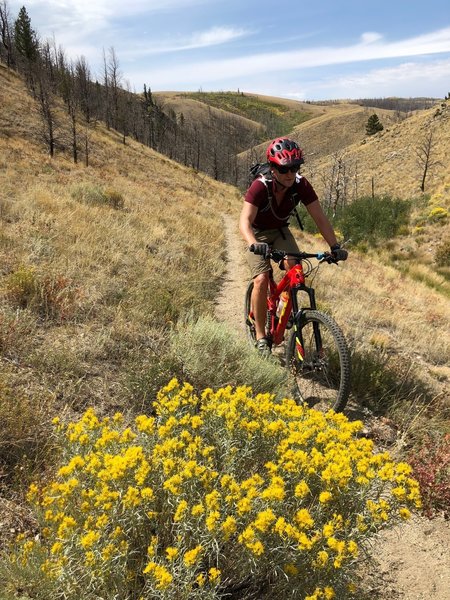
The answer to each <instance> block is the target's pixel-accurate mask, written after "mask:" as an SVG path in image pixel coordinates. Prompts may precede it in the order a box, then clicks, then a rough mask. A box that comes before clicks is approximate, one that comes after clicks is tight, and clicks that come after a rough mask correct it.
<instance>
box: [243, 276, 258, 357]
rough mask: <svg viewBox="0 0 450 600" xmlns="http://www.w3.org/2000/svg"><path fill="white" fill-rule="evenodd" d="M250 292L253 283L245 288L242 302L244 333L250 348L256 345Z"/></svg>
mask: <svg viewBox="0 0 450 600" xmlns="http://www.w3.org/2000/svg"><path fill="white" fill-rule="evenodd" d="M252 292H253V281H250V283H249V284H248V286H247V291H246V292H245V302H244V323H245V331H246V333H247V339H248V341H249V342H250V344H251V345H252V346H254V345H255V344H256V330H255V324H254V321H253V318H252V315H251V311H252V304H251V300H252Z"/></svg>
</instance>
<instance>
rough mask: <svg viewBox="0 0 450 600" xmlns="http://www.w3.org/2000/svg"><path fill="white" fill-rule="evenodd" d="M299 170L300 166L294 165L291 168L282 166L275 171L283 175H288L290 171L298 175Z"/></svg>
mask: <svg viewBox="0 0 450 600" xmlns="http://www.w3.org/2000/svg"><path fill="white" fill-rule="evenodd" d="M299 168H300V165H292V166H291V167H285V166H282V165H276V166H275V169H276V170H277V171H278V173H281V175H286V173H289V171H290V172H291V173H297V171H298V170H299Z"/></svg>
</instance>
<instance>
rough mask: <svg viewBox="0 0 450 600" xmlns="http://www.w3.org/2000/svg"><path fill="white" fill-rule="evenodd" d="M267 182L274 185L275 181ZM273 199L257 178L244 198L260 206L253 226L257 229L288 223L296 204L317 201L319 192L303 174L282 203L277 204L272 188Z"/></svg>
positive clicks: (281, 225) (283, 225)
mask: <svg viewBox="0 0 450 600" xmlns="http://www.w3.org/2000/svg"><path fill="white" fill-rule="evenodd" d="M267 184H268V185H269V186H270V185H272V186H273V181H268V182H267ZM270 196H271V201H270V202H269V194H268V191H267V188H266V185H265V184H264V182H263V181H262V180H261V179H255V181H253V182H252V184H251V186H250V187H249V188H248V190H247V192H246V194H245V196H244V200H245V201H246V202H248V203H249V204H253V206H256V207H258V212H257V213H256V217H255V220H254V222H253V223H252V225H253V227H255V228H256V229H279V228H280V227H285V226H286V225H287V223H288V219H289V215H290V213H291V212H292V210H293V208H294V206H296V205H297V204H298V203H299V202H302V204H304V205H305V206H306V205H307V204H311V203H312V202H315V201H316V200H317V199H318V198H317V194H316V192H315V191H314V188H313V186H312V185H311V184H310V183H309V181H308V180H307V179H305V177H303V176H302V175H297V177H296V180H295V183H294V185H293V186H292V187H291V188H289V189H288V190H287V192H286V195H285V196H284V198H283V200H282V202H281V204H279V205H278V204H277V203H276V200H275V196H274V192H273V188H272V193H271V195H270Z"/></svg>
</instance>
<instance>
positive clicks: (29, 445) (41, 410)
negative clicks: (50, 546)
mask: <svg viewBox="0 0 450 600" xmlns="http://www.w3.org/2000/svg"><path fill="white" fill-rule="evenodd" d="M2 379H3V376H2ZM48 410H51V403H50V402H49V399H48V398H46V399H45V400H42V401H41V400H39V399H38V398H37V397H31V396H28V395H26V394H24V393H22V392H19V391H17V390H13V389H12V387H11V388H10V387H9V386H8V385H7V383H5V381H0V472H3V473H2V475H3V477H4V478H6V480H7V481H9V482H11V480H14V482H15V483H16V484H17V485H18V486H19V487H20V486H24V485H25V486H27V485H28V483H29V482H30V479H29V477H30V476H33V477H34V476H35V473H36V472H37V471H38V470H39V469H40V468H42V466H43V462H44V459H45V458H46V456H47V449H48V439H49V436H48V434H49V428H50V418H49V417H48V413H47V411H48ZM0 587H1V586H0Z"/></svg>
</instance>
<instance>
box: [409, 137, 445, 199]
mask: <svg viewBox="0 0 450 600" xmlns="http://www.w3.org/2000/svg"><path fill="white" fill-rule="evenodd" d="M435 147H436V139H435V130H434V127H433V126H431V127H430V129H429V131H428V132H427V133H426V134H425V135H424V137H423V138H422V140H421V141H419V144H418V146H417V147H416V149H415V155H416V160H417V164H418V166H419V167H420V169H421V171H422V180H421V182H420V190H421V191H422V192H425V180H426V178H427V175H428V173H429V171H430V170H431V169H432V168H433V167H434V166H435V165H437V164H438V162H439V161H437V160H434V158H433V152H434V150H435Z"/></svg>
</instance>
